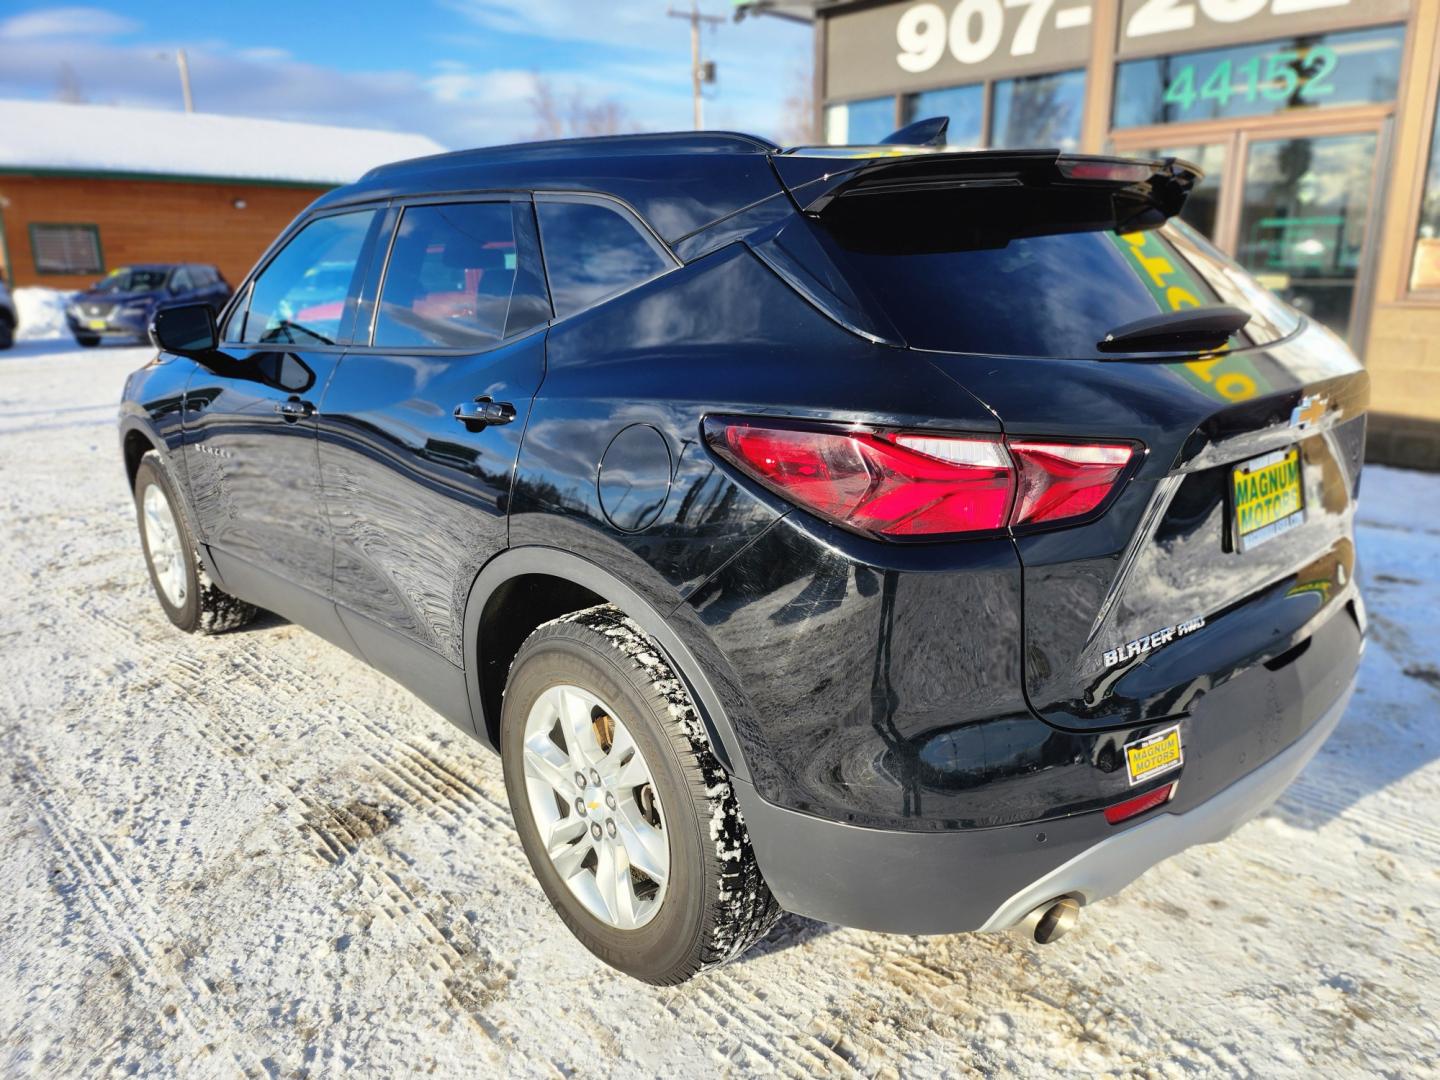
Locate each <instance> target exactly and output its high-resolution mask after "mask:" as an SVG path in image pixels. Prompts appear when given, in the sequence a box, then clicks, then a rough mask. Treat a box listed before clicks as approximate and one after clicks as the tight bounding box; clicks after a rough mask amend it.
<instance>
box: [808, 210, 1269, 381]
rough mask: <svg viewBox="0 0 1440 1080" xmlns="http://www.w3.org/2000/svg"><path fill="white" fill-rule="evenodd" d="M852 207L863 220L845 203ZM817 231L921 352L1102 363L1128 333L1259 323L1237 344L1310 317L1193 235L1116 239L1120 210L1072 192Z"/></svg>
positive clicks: (1167, 231)
mask: <svg viewBox="0 0 1440 1080" xmlns="http://www.w3.org/2000/svg"><path fill="white" fill-rule="evenodd" d="M842 202H849V203H850V204H851V206H850V207H849V208H842V207H841V206H840V203H842ZM835 205H836V209H837V211H839V212H837V213H834V214H830V213H827V215H826V217H825V219H824V224H823V225H820V226H817V228H818V229H819V230H820V233H821V237H820V238H821V240H822V244H823V245H824V246H825V247H826V248H827V249H828V251H829V253H830V256H831V258H832V259H833V260H834V262H835V264H836V265H837V266H838V267H839V268H840V269H841V271H842V272H843V274H844V276H845V277H846V279H847V280H849V281H851V282H852V283H853V284H854V285H855V287H856V290H857V292H859V293H860V294H861V295H862V296H864V295H866V294H868V297H869V298H870V301H871V302H872V303H874V304H875V305H877V306H878V307H879V309H880V310H881V311H882V312H883V313H884V315H885V316H887V317H888V319H889V320H890V322H891V323H893V324H894V326H895V328H896V329H897V330H898V331H899V333H900V335H901V336H902V337H903V338H904V340H905V342H906V343H907V344H909V345H911V346H913V347H916V348H922V349H935V350H941V351H946V352H965V353H983V354H986V355H992V356H1054V357H1071V358H1081V359H1083V358H1091V357H1097V356H1101V355H1104V354H1102V353H1101V352H1100V351H1099V349H1098V348H1097V347H1096V346H1097V343H1098V342H1099V341H1100V340H1101V339H1102V338H1104V336H1105V335H1106V334H1107V333H1108V332H1110V331H1111V330H1114V329H1115V328H1117V327H1119V326H1122V325H1124V324H1126V323H1130V322H1135V321H1136V320H1139V319H1145V318H1150V317H1153V316H1155V315H1157V314H1162V313H1166V312H1170V311H1177V310H1181V309H1184V308H1193V307H1202V306H1208V305H1213V304H1234V305H1235V306H1238V307H1240V308H1242V309H1243V310H1245V311H1247V312H1249V313H1250V315H1251V320H1250V322H1249V324H1248V325H1247V326H1246V327H1245V329H1244V330H1243V331H1242V332H1241V333H1240V334H1239V335H1237V336H1236V339H1232V346H1234V347H1243V346H1245V345H1252V344H1263V343H1266V342H1270V341H1274V340H1276V339H1278V338H1281V337H1284V336H1286V335H1287V334H1289V333H1290V332H1291V331H1293V330H1294V328H1295V326H1296V324H1297V319H1296V317H1295V315H1294V314H1293V312H1290V311H1289V310H1288V309H1286V308H1285V307H1284V305H1283V304H1281V303H1279V301H1278V300H1276V299H1275V297H1274V296H1273V295H1271V294H1270V293H1268V292H1267V291H1266V290H1264V289H1263V288H1261V287H1260V286H1259V285H1258V284H1256V283H1255V282H1254V281H1253V279H1251V278H1249V276H1248V275H1247V274H1245V273H1244V272H1243V271H1242V270H1240V268H1239V267H1238V266H1236V265H1235V264H1234V262H1233V261H1232V260H1230V259H1229V258H1228V257H1227V256H1225V255H1223V254H1222V253H1220V252H1219V251H1218V250H1216V249H1215V248H1214V247H1213V246H1211V245H1210V244H1209V243H1208V241H1206V240H1205V239H1204V238H1203V237H1200V236H1199V235H1198V234H1196V233H1195V232H1194V231H1193V230H1191V229H1189V228H1188V227H1186V226H1183V225H1181V224H1179V223H1170V224H1167V225H1165V226H1163V227H1161V228H1158V229H1156V228H1149V229H1143V230H1141V229H1137V230H1131V231H1125V230H1121V231H1116V229H1115V227H1114V216H1113V214H1112V213H1110V208H1109V206H1108V203H1107V204H1105V205H1102V206H1096V207H1092V206H1091V205H1089V200H1087V199H1085V198H1080V197H1076V196H1075V195H1073V194H1072V193H1068V192H1066V191H1064V190H1060V191H1056V190H1054V189H1039V190H1034V189H1023V188H1011V189H997V190H991V191H988V192H974V193H965V192H947V193H945V195H944V196H943V197H940V196H929V195H918V196H912V197H910V198H907V199H898V198H890V197H886V196H869V197H865V198H857V199H853V200H837V203H836V204H835Z"/></svg>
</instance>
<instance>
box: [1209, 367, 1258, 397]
mask: <svg viewBox="0 0 1440 1080" xmlns="http://www.w3.org/2000/svg"><path fill="white" fill-rule="evenodd" d="M1215 389H1216V390H1218V391H1220V396H1221V397H1223V398H1225V399H1226V400H1228V401H1244V400H1245V399H1246V398H1249V397H1254V396H1255V380H1254V379H1252V378H1250V376H1249V375H1246V374H1245V373H1244V372H1241V371H1227V372H1225V374H1223V375H1221V376H1220V378H1218V379H1216V380H1215Z"/></svg>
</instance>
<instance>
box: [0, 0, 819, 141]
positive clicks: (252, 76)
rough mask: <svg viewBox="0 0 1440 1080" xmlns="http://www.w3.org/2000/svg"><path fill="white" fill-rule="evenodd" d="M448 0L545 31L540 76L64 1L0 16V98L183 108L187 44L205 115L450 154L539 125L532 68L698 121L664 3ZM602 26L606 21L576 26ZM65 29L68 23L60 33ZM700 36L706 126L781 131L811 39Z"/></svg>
mask: <svg viewBox="0 0 1440 1080" xmlns="http://www.w3.org/2000/svg"><path fill="white" fill-rule="evenodd" d="M445 2H447V3H451V4H464V6H465V7H466V9H467V10H473V11H476V12H478V13H479V15H480V16H483V17H484V18H488V19H492V20H494V21H495V23H494V25H495V26H499V25H501V24H506V25H508V24H509V23H510V22H511V21H516V20H518V21H517V22H516V25H515V29H516V30H518V31H523V32H524V33H525V34H527V35H529V36H531V37H539V38H540V39H542V47H541V49H540V50H538V52H537V51H536V50H527V59H528V56H529V55H537V56H538V57H539V59H540V63H539V64H538V65H537V68H536V70H533V71H532V70H531V69H530V67H529V65H528V64H527V63H526V60H523V59H521V60H512V61H511V62H510V63H508V64H504V66H502V67H498V68H484V67H480V66H477V65H476V63H475V62H474V61H473V60H468V61H467V60H464V59H461V58H462V57H464V56H465V52H464V51H463V50H464V49H465V47H466V46H465V44H464V42H463V41H462V40H461V38H462V37H463V35H455V36H454V37H452V38H451V39H449V43H448V44H446V45H443V46H441V49H443V51H441V49H437V50H436V59H434V60H432V61H430V63H429V66H428V67H427V68H425V69H422V70H419V71H406V70H380V71H368V72H367V71H354V70H341V69H337V68H332V67H329V66H325V65H323V64H316V63H307V62H305V61H301V60H297V59H295V58H294V56H293V55H291V54H290V53H289V52H287V51H286V50H285V49H282V48H278V47H252V48H246V49H236V48H233V47H230V46H228V45H227V44H226V43H224V42H222V41H196V40H194V39H191V40H187V41H178V42H176V41H169V42H167V41H163V40H147V41H145V42H144V43H143V44H141V43H138V42H137V43H135V44H133V45H132V44H120V43H118V42H114V41H107V40H105V39H104V38H103V36H101V35H99V34H97V33H95V32H88V33H84V34H81V35H80V36H78V37H76V36H69V35H71V34H72V33H73V30H74V27H75V26H76V25H77V20H76V19H75V17H74V16H73V15H68V16H65V17H63V18H60V17H59V16H60V15H61V14H62V13H64V12H66V11H70V12H74V11H78V10H84V11H95V10H97V9H73V8H72V9H60V8H56V9H49V10H48V11H47V12H42V13H31V14H29V15H25V16H19V17H17V18H18V19H33V18H37V17H38V15H39V14H45V15H47V16H49V17H50V20H49V23H48V25H50V27H51V30H49V31H45V32H44V33H38V32H36V31H37V27H38V25H39V24H35V23H32V24H31V25H30V28H29V29H28V30H27V29H26V28H25V27H24V26H22V27H21V30H22V33H23V37H17V36H16V35H15V34H14V33H10V32H7V30H8V29H10V28H13V24H14V23H15V22H16V19H11V20H10V21H9V22H7V23H0V97H30V98H34V97H48V96H50V95H51V94H52V93H53V92H55V90H56V89H57V87H59V86H60V85H61V82H62V81H64V82H65V84H66V86H67V87H70V86H72V85H73V83H78V89H79V92H80V94H81V95H82V96H83V98H84V99H86V100H88V101H92V102H96V103H100V104H119V105H139V106H146V107H151V108H178V107H179V105H180V89H179V79H178V77H177V75H176V72H175V65H174V62H173V60H170V59H169V57H171V56H173V53H174V50H175V48H176V47H178V46H183V47H184V48H185V49H186V50H187V52H188V56H189V64H190V73H191V79H192V82H193V86H194V93H195V106H196V108H197V109H199V110H201V111H202V112H218V113H225V114H230V115H242V116H257V117H272V118H275V119H289V120H304V121H311V122H314V123H328V124H341V125H349V126H354V127H373V128H384V129H390V130H398V131H416V132H421V133H424V134H427V135H430V136H431V137H432V138H434V139H436V140H437V141H439V142H441V143H443V144H445V145H447V146H450V147H454V148H461V147H469V146H483V145H486V144H491V143H504V142H512V141H515V140H517V139H525V138H528V137H530V136H531V135H532V133H533V132H534V131H535V129H536V126H537V118H536V116H535V115H534V113H533V110H532V108H531V101H532V99H533V97H534V92H535V83H534V76H535V74H536V73H537V72H538V74H540V75H542V76H544V78H545V79H546V81H547V82H548V83H549V85H550V87H551V88H552V89H553V91H554V92H555V94H556V95H557V97H558V98H560V99H562V100H566V101H569V100H573V99H575V98H577V97H578V98H580V99H581V100H582V101H584V102H587V103H589V104H591V105H595V106H600V105H603V104H604V103H605V102H607V101H614V102H616V103H618V104H619V105H620V106H621V107H622V108H623V109H624V110H625V112H626V114H627V115H628V118H629V120H630V121H631V122H632V123H633V124H634V125H636V126H638V127H640V128H643V129H645V130H651V131H658V130H674V129H684V128H688V127H689V126H690V77H689V47H688V36H687V34H686V33H685V27H684V24H683V23H681V22H679V21H678V20H673V19H666V18H665V17H664V0H657V2H656V3H655V4H653V5H652V4H645V5H638V4H636V3H634V2H633V0H631V2H627V3H617V4H615V5H614V6H613V7H612V6H610V5H603V6H599V5H597V8H596V9H592V11H594V12H596V13H595V14H594V15H593V17H590V18H577V13H579V12H580V10H581V9H580V8H579V7H578V6H576V5H568V4H567V5H561V4H558V3H555V2H552V0H538V3H537V6H536V7H535V9H534V12H533V14H534V18H533V19H528V20H527V19H525V18H524V16H523V15H522V13H523V12H529V11H531V9H530V8H529V7H527V6H525V5H522V4H521V3H519V2H518V0H517V2H513V3H512V2H510V0H501V2H497V3H494V4H489V5H484V4H478V3H475V2H474V0H445ZM642 7H643V11H642ZM600 12H603V14H600ZM657 12H658V14H657ZM105 14H106V13H104V12H99V15H101V16H104V15H105ZM562 16H563V18H562ZM641 16H643V17H641ZM112 18H113V17H112ZM600 22H605V23H607V25H608V29H604V30H603V31H600V30H595V29H594V28H593V26H592V27H591V28H590V29H586V27H585V26H581V25H579V24H582V23H589V24H594V23H600ZM522 24H523V25H522ZM112 25H115V24H112ZM62 27H69V28H70V29H69V30H67V31H65V33H64V35H62V34H61V30H60V28H62ZM616 27H625V30H624V31H623V33H622V34H621V36H622V37H623V36H628V37H629V38H630V41H629V46H630V47H626V48H622V47H619V46H614V47H612V46H602V47H596V48H581V49H575V48H573V47H565V48H559V47H557V48H556V49H555V50H554V51H553V52H552V51H551V50H548V49H546V48H544V46H543V39H545V37H546V35H548V34H552V33H555V34H558V33H559V32H560V31H562V30H563V31H565V32H568V33H573V34H581V33H582V32H583V33H586V34H590V35H591V37H592V39H593V38H594V36H595V35H597V34H599V35H601V36H604V37H609V36H612V35H614V34H615V33H617V31H616V29H615V28H616ZM642 28H643V30H644V31H645V32H642ZM39 29H43V27H39ZM657 34H663V35H665V36H664V37H663V39H662V38H659V37H657ZM675 34H678V38H674V35H675ZM706 44H707V50H708V51H707V55H708V56H710V57H713V58H714V59H716V60H717V61H718V63H719V71H720V81H719V83H718V84H717V85H716V86H713V87H710V88H707V90H706V97H707V101H706V119H707V121H708V122H709V123H710V125H711V126H717V127H718V126H724V127H731V128H738V129H740V130H750V131H754V132H756V133H758V134H762V135H763V134H773V133H775V132H777V131H778V130H779V129H780V128H781V126H782V123H783V120H782V113H783V109H784V98H785V97H786V96H787V95H788V94H789V93H790V91H791V88H792V85H793V84H794V82H795V73H798V72H800V71H803V70H805V69H808V66H809V35H808V33H807V32H806V31H805V30H804V29H803V28H798V27H791V26H787V25H785V24H783V23H779V22H777V21H774V20H764V19H756V20H747V21H746V22H745V23H743V24H739V25H738V26H737V25H736V24H726V25H725V26H722V27H720V28H719V29H718V31H717V32H716V33H715V34H714V35H711V34H708V33H707V35H706ZM162 50H163V51H164V52H165V56H163V57H162V56H160V55H159V53H160V52H161V51H162ZM562 56H563V57H564V59H563V60H562V59H561V57H562ZM502 63H503V62H502ZM522 64H523V65H525V66H523V67H522V66H521V65H522ZM62 72H64V73H65V74H64V75H63V76H62Z"/></svg>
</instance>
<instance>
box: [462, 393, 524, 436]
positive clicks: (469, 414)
mask: <svg viewBox="0 0 1440 1080" xmlns="http://www.w3.org/2000/svg"><path fill="white" fill-rule="evenodd" d="M455 419H456V420H459V421H460V423H462V424H464V425H465V426H466V427H467V428H468V429H470V430H471V431H480V430H482V429H483V428H485V427H488V426H489V425H491V424H508V423H510V421H511V420H514V419H515V406H514V405H511V404H510V402H508V401H491V400H490V399H489V398H488V397H478V398H476V399H475V400H474V401H462V402H461V403H460V404H459V405H456V406H455Z"/></svg>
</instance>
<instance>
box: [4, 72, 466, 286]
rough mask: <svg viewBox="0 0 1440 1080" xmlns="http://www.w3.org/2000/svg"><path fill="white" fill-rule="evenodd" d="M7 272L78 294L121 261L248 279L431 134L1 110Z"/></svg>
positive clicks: (90, 109) (27, 107) (69, 109)
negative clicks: (299, 219) (303, 219)
mask: <svg viewBox="0 0 1440 1080" xmlns="http://www.w3.org/2000/svg"><path fill="white" fill-rule="evenodd" d="M0 131H5V132H6V136H5V138H4V139H3V140H0V271H3V273H4V276H5V280H6V281H8V282H10V283H11V284H12V285H15V286H26V285H42V286H48V287H51V288H57V289H77V288H82V287H84V286H87V285H90V284H92V283H93V282H94V281H95V280H96V279H97V278H99V277H102V276H103V275H104V274H105V273H107V272H109V271H110V270H113V269H115V268H116V267H119V266H128V265H132V264H135V263H145V262H204V263H213V264H214V265H216V266H218V267H219V268H220V272H221V273H222V274H224V275H225V277H226V279H227V280H229V281H230V282H231V284H238V283H239V281H240V279H241V278H243V277H244V276H245V273H246V272H247V271H248V270H249V269H250V267H251V266H253V265H254V263H255V261H256V259H257V258H259V256H260V255H261V253H262V252H263V251H264V250H265V248H266V247H268V246H269V244H270V242H271V241H272V240H273V239H274V238H275V236H276V234H278V233H279V232H280V230H281V229H283V228H284V227H285V226H286V225H287V224H288V223H289V222H290V221H291V219H293V218H294V217H295V215H296V214H297V213H299V212H300V211H301V210H302V209H303V208H304V207H305V206H307V205H308V204H309V203H310V202H311V201H313V200H314V199H315V198H316V197H317V196H318V195H319V194H320V193H322V192H324V191H326V190H328V189H329V188H332V187H334V186H336V185H337V184H342V183H347V182H349V181H351V180H354V179H356V178H357V177H359V176H360V175H361V174H362V173H364V172H365V171H366V170H367V169H370V168H372V167H374V166H376V165H379V164H382V163H384V162H388V161H395V160H400V159H403V158H412V157H421V156H424V155H426V154H434V153H440V152H442V151H443V147H441V146H439V145H438V144H436V143H435V142H433V141H431V140H430V139H428V138H426V137H424V136H419V135H405V134H396V133H392V132H384V131H367V130H360V129H352V128H336V127H325V126H320V125H315V124H295V123H287V122H283V121H274V120H254V119H249V118H243V117H228V116H212V115H207V114H187V113H167V112H159V111H153V110H141V109H123V108H114V107H109V106H96V105H60V104H52V103H49V102H20V101H0Z"/></svg>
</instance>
